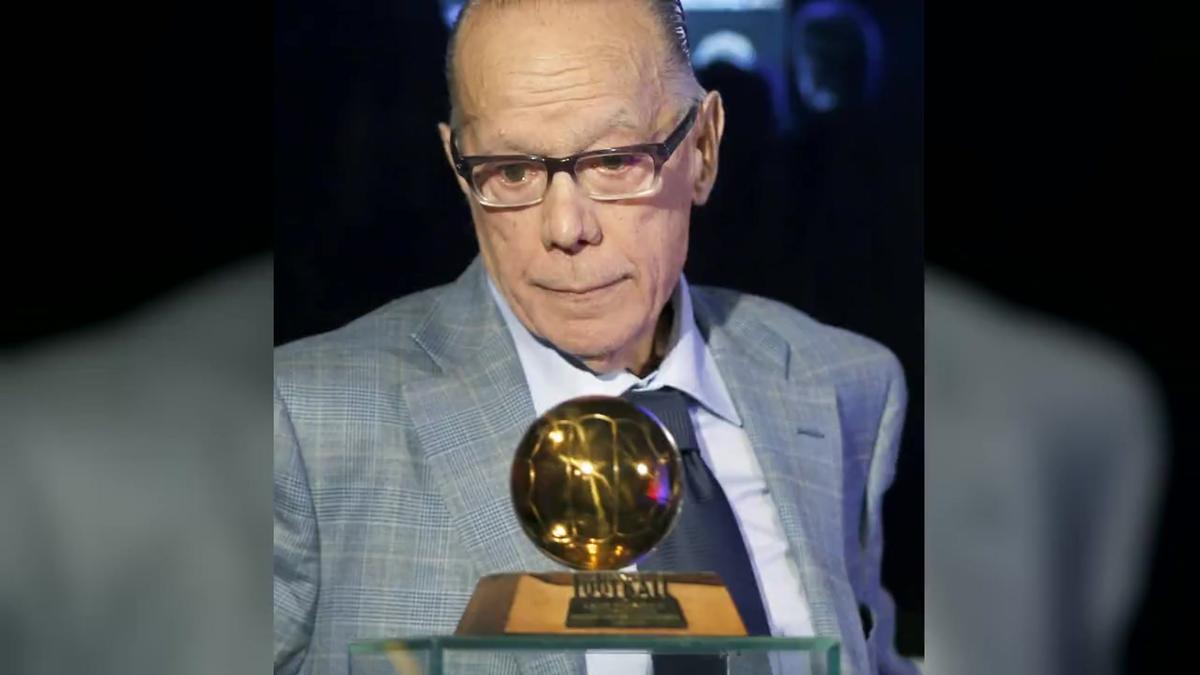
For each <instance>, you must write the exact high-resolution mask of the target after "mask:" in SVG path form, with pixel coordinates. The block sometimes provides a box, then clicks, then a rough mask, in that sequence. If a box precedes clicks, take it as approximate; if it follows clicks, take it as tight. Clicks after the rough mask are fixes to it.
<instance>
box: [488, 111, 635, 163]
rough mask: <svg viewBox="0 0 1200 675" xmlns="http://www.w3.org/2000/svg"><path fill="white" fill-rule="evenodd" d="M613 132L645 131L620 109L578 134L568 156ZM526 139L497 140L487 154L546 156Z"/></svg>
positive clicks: (589, 146)
mask: <svg viewBox="0 0 1200 675" xmlns="http://www.w3.org/2000/svg"><path fill="white" fill-rule="evenodd" d="M614 130H625V131H636V132H642V131H645V129H644V128H643V126H642V125H641V124H639V123H638V120H637V119H636V118H634V116H633V115H631V114H630V112H629V110H628V109H626V108H621V109H618V110H616V111H615V112H613V114H612V115H610V116H609V117H608V119H606V120H605V121H604V122H603V123H602V124H600V125H598V126H597V127H596V130H595V131H593V132H591V133H588V134H586V135H584V134H580V135H579V136H578V137H577V140H576V141H575V142H573V143H572V144H571V147H572V151H571V153H569V154H576V153H580V152H586V151H587V150H588V149H590V148H592V146H594V145H596V143H597V142H598V141H599V140H600V139H601V138H604V137H605V136H607V135H608V134H610V133H612V132H613V131H614ZM525 140H528V139H520V140H518V139H512V140H509V139H504V138H500V139H497V143H496V150H497V151H496V152H493V153H489V154H505V153H512V154H518V155H547V154H549V153H548V152H547V150H548V148H547V147H546V146H544V145H542V144H541V143H540V142H538V141H534V142H532V143H527V142H524V141H525ZM651 140H652V139H649V138H647V139H645V140H637V141H634V142H636V143H642V142H650V141H651Z"/></svg>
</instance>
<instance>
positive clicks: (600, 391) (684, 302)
mask: <svg viewBox="0 0 1200 675" xmlns="http://www.w3.org/2000/svg"><path fill="white" fill-rule="evenodd" d="M488 287H489V290H490V291H491V294H492V298H493V299H494V300H495V301H496V305H497V307H498V308H499V310H500V313H501V314H502V315H503V317H504V323H505V325H506V326H507V328H508V332H509V333H510V334H511V335H512V338H513V342H514V343H515V346H516V350H517V356H518V357H519V359H520V361H521V368H522V370H523V371H524V373H525V380H526V383H527V384H528V385H529V394H530V397H531V398H532V399H533V407H534V409H535V410H536V412H537V414H538V415H541V414H543V413H545V412H546V411H547V410H549V409H550V408H552V407H554V406H556V405H558V404H559V403H562V402H563V401H566V400H568V399H571V398H575V397H577V396H587V395H605V396H620V395H621V394H623V393H624V392H626V391H628V390H630V389H634V390H654V389H659V388H662V387H674V388H676V389H679V390H680V391H683V392H686V393H687V394H688V395H689V396H691V397H692V399H693V401H694V403H693V404H692V405H691V406H690V412H691V417H692V424H693V426H694V427H695V429H696V437H697V440H698V441H699V445H700V450H701V454H702V456H703V457H704V461H705V462H706V463H708V466H709V468H710V469H711V470H712V472H713V474H714V475H715V476H716V479H717V481H718V482H719V483H720V484H721V488H722V489H723V490H724V491H725V495H726V497H727V498H728V499H729V503H730V506H731V507H732V508H733V513H734V517H735V518H736V519H737V521H738V526H739V527H740V529H741V532H742V537H743V539H744V540H745V542H746V548H747V551H748V553H749V555H750V561H751V563H752V564H753V566H754V573H755V576H756V579H757V581H758V588H759V592H760V593H762V596H763V607H764V608H765V609H766V612H767V618H768V620H769V622H770V625H771V633H772V635H777V636H787V637H807V636H811V635H813V628H812V621H811V618H810V615H809V607H808V604H807V602H806V600H805V596H804V588H803V586H802V585H801V582H800V572H799V569H798V567H797V565H796V561H795V560H794V559H793V557H792V556H793V553H792V552H791V551H790V550H789V547H788V543H787V538H786V536H785V534H784V530H783V525H782V523H781V522H780V519H779V512H778V510H777V509H776V507H775V504H774V502H773V500H772V498H771V495H770V493H768V491H767V485H766V482H765V480H764V479H763V472H762V468H761V467H760V465H759V462H758V459H757V457H756V456H755V454H754V450H753V448H751V447H750V439H749V438H748V437H747V436H746V433H745V431H744V430H743V429H742V421H741V418H740V417H739V416H738V412H737V409H736V408H735V407H734V404H733V399H732V398H730V396H729V392H728V390H727V389H726V387H725V382H724V380H723V379H722V378H721V373H720V372H719V371H718V370H717V365H716V362H715V361H714V360H713V357H712V354H711V353H709V350H708V346H707V345H706V344H705V343H704V338H703V336H702V335H701V333H700V331H699V329H698V328H697V326H696V322H695V318H694V316H693V315H692V301H691V295H690V293H689V291H688V285H687V281H686V279H684V277H683V275H680V278H679V285H678V286H677V287H676V289H675V293H674V295H673V296H672V298H671V302H672V303H673V305H672V306H673V307H674V309H675V312H674V323H673V325H672V328H671V333H670V339H669V342H668V344H669V345H670V347H669V349H668V351H667V355H666V356H665V357H664V358H663V360H662V363H661V364H660V365H659V367H658V369H657V370H655V371H654V372H652V373H650V374H649V375H647V376H646V377H638V376H637V375H635V374H633V373H631V372H629V371H624V370H622V371H618V372H612V373H603V374H596V373H593V372H592V371H590V370H587V369H585V368H583V367H580V366H577V365H575V364H574V363H572V362H571V361H569V360H567V359H566V358H564V357H563V355H562V354H560V353H559V352H558V351H556V350H555V349H554V348H553V347H550V346H548V345H547V344H545V343H544V342H543V341H540V340H538V339H537V338H536V337H534V335H533V334H531V333H530V332H529V330H528V329H527V328H526V327H525V325H524V324H522V323H521V322H520V320H519V319H517V318H516V316H514V315H513V313H512V310H511V308H510V307H509V306H508V303H507V302H506V301H505V299H504V296H503V295H502V294H501V293H500V292H499V291H498V290H497V289H496V287H495V285H494V283H493V282H492V281H491V279H488ZM627 569H628V570H633V569H635V566H632V565H631V566H630V567H628V568H627ZM773 666H774V670H775V672H776V673H779V672H787V673H795V672H798V671H799V672H804V671H805V670H806V667H805V664H792V663H787V664H784V663H782V662H780V661H778V660H777V659H776V660H775V661H774V663H773ZM587 667H588V674H589V675H617V674H618V673H619V674H623V675H624V674H628V673H640V672H644V673H648V672H650V659H649V657H648V656H646V655H644V654H612V653H589V654H588V655H587Z"/></svg>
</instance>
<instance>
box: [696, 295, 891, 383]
mask: <svg viewBox="0 0 1200 675" xmlns="http://www.w3.org/2000/svg"><path fill="white" fill-rule="evenodd" d="M692 296H693V299H694V301H695V303H696V305H697V306H698V310H700V311H702V312H703V313H704V314H706V315H708V316H709V317H711V318H710V320H712V321H715V322H717V323H720V324H722V325H723V326H724V327H725V328H727V329H729V328H733V329H735V330H739V331H740V332H742V333H744V334H751V335H752V334H754V333H762V336H761V339H763V340H780V341H782V342H783V343H785V344H786V345H787V349H788V354H789V358H788V379H790V380H793V381H796V382H804V383H809V384H819V385H832V386H834V387H836V388H838V390H839V393H840V392H842V391H843V390H844V389H845V388H846V387H849V388H856V387H862V386H870V385H872V384H875V385H880V384H886V383H891V382H896V381H901V382H902V381H903V379H904V373H903V368H902V367H901V365H900V361H899V359H897V358H896V355H895V354H894V353H893V352H892V351H891V350H890V349H888V348H887V347H885V346H884V345H882V344H880V343H879V342H877V341H875V340H873V339H871V338H869V337H866V336H864V335H860V334H858V333H854V332H851V331H848V330H846V329H844V328H838V327H836V326H831V325H828V324H824V323H821V322H820V321H818V320H816V319H814V318H813V317H812V316H810V315H808V314H806V313H805V312H803V311H801V310H798V309H796V308H795V307H792V306H791V305H788V304H786V303H783V302H780V301H778V300H772V299H770V298H765V297H762V296H758V295H753V294H749V293H740V292H738V291H733V290H729V289H724V288H715V287H708V286H695V287H693V293H692Z"/></svg>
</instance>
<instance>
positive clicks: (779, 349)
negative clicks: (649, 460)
mask: <svg viewBox="0 0 1200 675" xmlns="http://www.w3.org/2000/svg"><path fill="white" fill-rule="evenodd" d="M693 299H694V300H695V302H694V303H693V306H694V307H695V313H696V322H697V325H698V326H699V328H700V330H701V332H702V333H704V334H705V337H706V340H707V343H708V346H709V349H710V350H711V351H712V354H713V358H714V360H715V361H716V363H717V368H718V369H719V370H720V371H721V377H722V379H723V380H724V381H725V385H726V387H728V389H729V394H730V396H731V397H732V398H733V401H734V405H735V406H736V407H737V411H738V414H739V415H740V416H741V418H742V422H743V425H744V428H745V431H746V435H747V436H748V437H749V439H750V444H751V447H752V448H753V449H754V453H755V456H756V457H757V458H758V460H759V463H760V464H761V465H762V469H763V473H764V477H765V480H766V483H767V489H768V491H769V492H770V493H771V496H772V501H773V502H774V505H775V507H776V509H778V511H779V517H780V521H781V522H782V524H783V528H784V530H785V532H786V536H787V539H788V543H789V544H790V546H791V548H792V552H793V554H794V555H795V559H796V563H797V567H798V568H799V571H800V580H801V583H802V585H803V586H804V592H805V596H806V600H807V603H808V606H809V611H810V613H811V617H812V624H813V629H814V631H815V632H816V633H817V634H818V635H822V636H829V637H835V638H837V639H838V640H839V641H841V642H842V654H843V656H842V658H843V661H844V667H845V668H846V670H845V671H844V672H847V673H851V672H865V670H863V666H862V664H865V663H866V661H865V657H866V652H865V649H866V645H865V643H864V642H863V635H862V630H861V628H860V625H859V618H858V611H857V604H856V602H855V600H854V593H853V590H852V589H851V587H850V585H849V576H848V574H847V571H846V565H845V558H844V554H843V549H842V547H843V544H844V541H843V530H842V527H843V522H844V521H843V509H842V500H843V490H842V475H843V474H842V438H841V424H840V421H839V417H838V403H837V392H836V391H835V390H834V388H833V387H831V386H825V385H821V384H814V383H803V382H794V381H792V380H790V379H789V372H790V370H795V366H796V364H793V363H791V353H790V348H789V347H788V344H787V342H786V341H784V340H783V338H781V337H779V336H778V335H777V334H776V333H775V332H773V331H772V330H771V329H770V328H769V327H768V326H766V325H764V324H761V323H758V322H755V323H754V324H749V323H745V322H742V321H740V320H737V319H733V318H732V317H730V316H726V315H720V314H718V312H716V311H715V308H713V307H711V306H709V305H708V304H707V303H706V302H705V301H704V299H703V296H702V295H700V294H695V293H694V294H693ZM856 664H857V665H856Z"/></svg>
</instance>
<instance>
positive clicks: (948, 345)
mask: <svg viewBox="0 0 1200 675" xmlns="http://www.w3.org/2000/svg"><path fill="white" fill-rule="evenodd" d="M925 317H926V323H925V330H926V341H925V345H926V356H925V359H926V361H925V364H926V366H925V373H926V387H927V389H926V453H927V457H928V459H929V462H928V464H927V468H926V474H925V475H926V481H927V485H928V486H930V488H929V489H928V492H927V495H926V502H925V508H926V524H927V528H928V529H927V531H926V534H927V537H928V538H927V540H926V541H927V544H926V573H927V576H928V578H929V579H931V580H933V581H932V582H931V583H930V584H929V586H928V588H927V590H926V600H927V602H928V605H927V614H926V624H925V626H926V667H925V669H924V672H925V673H927V674H928V675H950V674H953V673H976V674H979V675H988V674H990V673H996V674H1000V673H1023V674H1026V675H1039V674H1042V673H1045V674H1047V675H1049V674H1051V673H1089V674H1091V675H1106V674H1109V673H1118V672H1125V668H1124V667H1123V666H1122V660H1123V657H1124V652H1125V648H1126V644H1127V642H1128V640H1129V638H1130V635H1131V629H1132V627H1133V619H1134V618H1135V616H1136V610H1137V609H1138V607H1139V605H1140V603H1141V600H1142V598H1143V594H1144V592H1145V589H1146V586H1147V576H1148V572H1149V570H1150V561H1151V558H1152V554H1153V544H1154V540H1155V538H1154V533H1155V522H1156V521H1157V517H1158V515H1159V510H1160V507H1161V501H1162V499H1161V491H1162V487H1163V474H1164V463H1165V458H1166V456H1167V455H1166V447H1165V445H1166V437H1165V422H1166V421H1165V419H1164V415H1165V410H1164V408H1163V405H1162V403H1161V394H1160V391H1159V388H1158V386H1157V384H1156V383H1155V381H1154V378H1153V377H1152V376H1151V375H1150V373H1149V372H1148V369H1147V368H1146V367H1145V366H1144V365H1143V364H1142V363H1141V362H1140V360H1139V359H1137V358H1136V357H1134V356H1133V355H1131V354H1130V353H1129V352H1128V350H1127V349H1125V348H1122V347H1119V346H1116V345H1114V344H1110V343H1108V342H1107V341H1103V340H1101V339H1099V338H1098V337H1096V336H1095V335H1092V334H1091V333H1090V331H1085V330H1083V329H1080V328H1076V327H1073V326H1069V325H1065V324H1063V322H1061V321H1057V320H1051V319H1047V318H1044V317H1040V316H1038V315H1036V314H1034V313H1033V312H1031V311H1029V310H1027V309H1023V308H1020V307H1019V306H1014V305H1012V304H1010V303H1006V302H1004V301H1002V300H1000V299H997V298H995V297H993V296H991V295H990V294H988V293H987V292H986V291H983V290H981V289H979V288H977V287H975V286H974V285H972V284H970V283H967V282H964V281H962V280H960V279H959V278H957V277H955V276H954V275H952V274H948V273H946V272H944V271H942V270H940V269H937V268H932V269H930V270H928V271H927V276H926V284H925Z"/></svg>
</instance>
